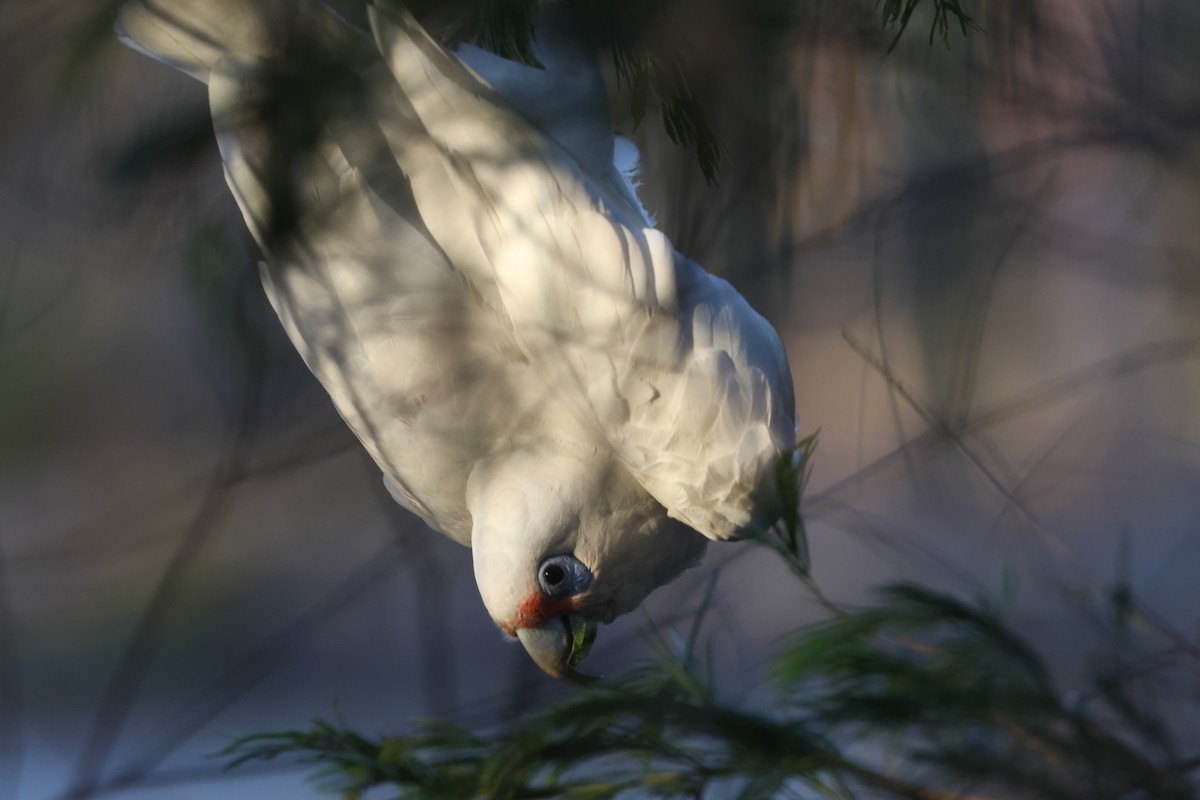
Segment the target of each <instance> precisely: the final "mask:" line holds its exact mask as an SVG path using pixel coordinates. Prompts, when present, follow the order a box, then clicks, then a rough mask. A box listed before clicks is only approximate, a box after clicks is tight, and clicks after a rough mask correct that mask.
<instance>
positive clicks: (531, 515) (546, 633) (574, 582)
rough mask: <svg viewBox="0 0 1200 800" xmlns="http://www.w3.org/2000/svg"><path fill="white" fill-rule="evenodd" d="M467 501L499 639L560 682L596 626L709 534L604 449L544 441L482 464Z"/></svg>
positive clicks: (572, 676) (692, 557)
mask: <svg viewBox="0 0 1200 800" xmlns="http://www.w3.org/2000/svg"><path fill="white" fill-rule="evenodd" d="M468 503H469V506H470V509H471V515H472V533H471V548H472V553H473V558H474V565H475V582H476V583H477V584H478V586H479V594H480V596H481V597H482V598H483V603H484V605H485V606H486V607H487V610H488V613H489V614H491V616H492V619H493V620H494V621H495V622H496V625H497V626H498V627H499V628H500V630H501V631H503V632H504V633H505V634H506V635H508V636H512V637H516V638H517V639H519V640H520V642H521V644H522V645H523V646H524V647H525V649H526V651H528V653H529V655H530V657H531V658H532V659H533V660H534V662H535V663H537V665H538V666H539V667H541V668H542V669H543V670H544V671H546V672H547V673H548V674H550V675H552V676H553V677H555V678H558V679H560V680H567V681H580V680H586V676H583V675H582V674H581V673H579V672H578V671H577V670H576V667H577V666H578V663H579V661H580V660H581V659H582V658H583V656H584V655H586V653H587V651H588V649H589V648H590V647H591V644H592V641H593V640H594V639H595V636H596V630H597V628H598V627H599V625H600V624H601V623H607V622H611V621H612V620H613V619H615V618H616V617H618V616H620V615H621V614H624V613H626V612H628V611H632V610H633V609H634V608H636V607H637V606H638V605H639V604H640V603H641V602H642V600H643V599H644V598H645V597H646V595H648V594H649V593H650V592H651V591H653V590H654V589H655V588H657V587H658V586H661V585H663V584H664V583H667V582H668V581H670V580H671V579H672V578H674V577H676V576H677V575H678V574H679V573H680V572H682V571H683V570H684V569H686V568H687V567H689V566H691V565H693V564H695V563H696V562H697V561H698V560H699V558H700V556H701V555H702V554H703V552H704V545H705V542H706V540H705V539H704V538H703V537H702V536H700V535H699V534H698V533H696V532H695V531H693V530H692V529H691V528H688V527H687V526H686V525H683V524H682V523H680V522H677V521H675V520H672V519H670V518H669V517H668V516H667V514H666V512H665V511H664V510H663V508H662V506H660V505H659V504H658V503H657V502H656V501H655V500H654V499H653V498H652V497H651V496H650V495H649V494H648V493H647V492H646V491H645V490H644V489H643V488H642V487H641V486H640V485H638V483H637V482H636V481H635V480H634V479H633V478H632V477H631V476H630V475H629V474H628V473H627V472H625V471H624V470H623V469H622V468H621V467H620V466H619V465H618V464H616V463H615V462H614V461H613V460H612V458H611V456H609V455H608V454H607V453H605V451H603V450H599V449H596V448H591V447H584V446H575V445H565V444H563V443H561V442H560V443H553V444H544V445H541V446H537V447H530V448H522V449H519V450H515V451H513V452H510V453H507V454H505V455H504V456H502V457H499V458H495V459H491V460H489V461H487V462H484V463H483V464H481V465H479V466H478V467H477V468H476V469H475V471H474V472H472V474H471V479H470V484H469V487H468Z"/></svg>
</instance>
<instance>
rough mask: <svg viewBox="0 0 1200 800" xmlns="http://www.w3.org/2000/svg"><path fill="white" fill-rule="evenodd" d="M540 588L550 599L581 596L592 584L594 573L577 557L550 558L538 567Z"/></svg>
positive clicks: (561, 556)
mask: <svg viewBox="0 0 1200 800" xmlns="http://www.w3.org/2000/svg"><path fill="white" fill-rule="evenodd" d="M537 577H538V586H540V587H541V589H542V594H544V595H547V596H548V597H569V596H571V595H573V594H579V593H580V592H582V591H583V590H584V589H586V588H587V587H588V584H590V583H591V582H592V573H591V572H590V571H588V568H587V567H585V566H584V565H583V562H582V561H580V560H579V559H578V558H576V557H575V556H568V555H559V556H550V557H549V558H547V559H546V560H545V561H543V562H542V563H541V565H540V566H539V567H538V576H537Z"/></svg>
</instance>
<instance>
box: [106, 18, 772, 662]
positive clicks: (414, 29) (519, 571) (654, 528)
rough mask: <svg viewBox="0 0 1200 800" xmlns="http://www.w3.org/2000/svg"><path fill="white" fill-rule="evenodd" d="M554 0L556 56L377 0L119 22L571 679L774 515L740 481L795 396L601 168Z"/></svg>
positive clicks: (291, 318)
mask: <svg viewBox="0 0 1200 800" xmlns="http://www.w3.org/2000/svg"><path fill="white" fill-rule="evenodd" d="M562 5H563V3H561V2H560V3H545V4H544V7H545V12H544V14H545V15H546V16H547V17H554V16H557V17H559V18H560V19H559V20H558V23H559V24H557V26H556V25H555V24H554V20H553V19H548V20H547V24H546V25H545V26H543V27H542V28H541V29H539V33H538V38H537V40H536V42H535V46H536V48H537V49H536V51H535V52H536V53H537V55H538V57H539V59H540V61H541V62H542V64H543V65H544V69H540V68H538V67H533V66H525V65H521V64H517V63H515V62H510V61H506V60H504V59H501V58H499V57H498V56H494V55H492V54H490V53H486V52H484V51H481V50H478V49H475V48H471V47H469V46H464V47H462V48H460V49H459V51H458V52H457V53H451V52H448V51H446V50H445V49H443V48H442V47H441V46H440V45H439V44H437V43H436V42H435V41H434V40H433V39H431V38H430V37H429V36H428V35H427V34H426V32H425V31H424V30H423V29H422V28H421V27H420V25H419V24H418V23H417V22H416V20H414V19H413V18H412V17H411V16H410V15H409V14H408V12H406V11H404V10H403V9H402V8H399V7H397V6H394V5H392V4H390V3H385V2H383V0H379V2H375V3H366V2H364V3H363V4H362V7H361V8H360V9H359V10H360V11H363V12H364V13H363V14H362V16H361V18H358V19H356V18H355V17H354V16H353V15H346V14H334V13H332V12H330V11H329V10H328V9H327V8H326V7H324V6H323V5H321V4H317V3H304V2H300V3H298V4H297V3H293V4H290V5H289V6H288V10H287V12H286V13H284V14H283V15H282V16H285V17H286V20H284V24H280V19H281V16H280V14H275V15H273V14H271V13H268V11H267V10H266V9H265V8H264V7H262V6H261V5H260V4H256V3H255V2H254V0H134V1H133V2H130V3H129V4H128V5H126V6H125V7H124V8H123V9H122V11H121V14H120V16H119V18H118V22H117V27H118V33H119V35H120V36H121V38H122V39H123V40H124V41H125V42H126V43H127V44H130V45H131V46H133V47H134V48H136V49H138V50H140V51H142V52H144V53H146V54H148V55H150V56H152V57H154V58H156V59H158V60H160V61H163V62H165V63H167V64H170V65H171V66H174V67H176V68H178V69H180V70H182V71H184V72H186V73H188V74H189V75H192V76H193V77H195V78H198V79H200V80H201V81H204V82H205V83H207V84H208V92H209V102H210V107H211V111H212V118H213V125H214V129H215V132H216V137H217V141H218V144H219V147H220V152H221V159H222V161H223V162H224V167H225V175H226V179H227V181H228V183H229V187H230V189H231V190H232V192H233V195H234V197H235V198H236V200H237V203H238V206H239V207H240V208H241V211H242V214H243V216H244V217H245V220H246V224H247V225H248V226H249V228H250V230H251V232H252V233H253V235H254V237H255V238H256V240H257V241H258V242H259V244H260V246H261V247H262V248H263V251H264V254H265V261H264V262H263V264H262V267H261V271H262V282H263V286H264V288H265V290H266V293H267V296H268V297H269V299H270V301H271V304H272V305H273V306H274V308H275V311H276V312H277V313H278V315H279V318H280V320H281V322H282V323H283V326H284V328H285V329H286V331H287V333H288V336H289V337H290V338H291V340H292V342H293V343H294V344H295V346H296V348H297V349H298V350H299V352H300V354H301V355H302V356H303V358H304V360H305V362H306V363H307V364H308V366H309V368H310V369H311V370H312V372H313V374H314V375H316V377H317V378H318V379H319V380H320V381H321V383H322V384H323V385H324V387H325V389H326V390H327V391H328V392H329V395H330V397H331V398H332V399H333V402H334V404H335V405H336V406H337V409H338V411H339V412H340V413H341V415H342V417H343V418H344V419H345V420H346V422H347V424H348V425H349V426H350V427H351V428H352V429H353V430H354V432H355V434H356V435H357V436H358V438H359V439H360V440H361V442H362V444H363V446H364V447H365V448H366V449H367V451H368V452H369V453H370V454H371V456H372V457H373V458H374V459H375V461H376V463H377V464H378V465H379V467H380V469H382V471H383V475H384V480H385V482H386V483H387V486H388V489H389V490H390V491H391V493H392V495H393V496H394V497H395V498H396V500H397V502H399V503H400V504H401V505H402V506H404V507H405V508H407V509H409V510H410V511H412V512H413V513H414V514H416V515H418V516H419V517H421V518H422V519H423V520H425V522H427V523H428V524H429V525H430V526H431V527H432V528H434V529H435V530H438V531H441V532H442V533H444V534H445V535H447V536H449V537H450V538H452V539H454V540H455V541H457V542H460V543H461V544H464V545H467V546H469V547H471V549H472V553H473V561H474V569H475V580H476V583H477V584H478V586H479V593H480V595H481V597H482V598H483V603H484V605H485V606H486V607H487V610H488V613H489V614H491V616H492V619H493V620H495V622H496V625H497V626H499V628H500V629H501V630H502V631H504V632H505V633H506V634H508V635H510V636H515V637H516V638H518V639H519V640H520V641H521V644H522V645H524V647H525V649H526V650H527V651H528V652H529V655H530V656H531V657H532V658H533V660H534V661H535V662H536V663H537V664H538V665H539V666H540V667H541V668H542V669H544V670H545V671H546V672H548V673H549V674H550V675H553V676H555V677H557V678H562V679H573V678H578V677H581V676H580V675H579V673H578V672H576V669H575V668H576V666H577V664H578V661H579V659H581V658H582V657H583V655H584V654H585V653H586V651H587V649H588V647H590V645H591V642H592V639H593V638H594V637H595V631H596V627H597V625H598V624H599V623H604V622H610V621H612V620H613V619H614V618H615V617H617V616H619V615H621V614H624V613H626V612H628V611H631V610H633V609H634V608H636V607H637V606H638V604H639V603H641V601H642V600H643V598H645V597H646V595H647V594H649V593H650V592H651V591H652V590H653V589H655V588H656V587H658V586H661V585H662V584H664V583H666V582H668V581H670V580H671V579H672V578H674V577H675V576H677V575H678V574H679V573H680V572H682V571H683V570H684V569H686V568H687V567H688V566H690V565H692V564H694V563H695V562H696V561H697V560H698V559H699V558H700V556H701V555H702V553H703V551H704V546H705V544H706V542H707V540H709V539H718V540H721V539H729V538H732V537H734V536H736V535H737V534H738V532H739V531H740V530H742V529H743V528H744V527H745V526H747V525H749V524H751V523H759V524H761V523H769V522H770V520H761V519H756V517H755V502H754V497H752V495H756V493H757V492H758V491H759V490H760V489H762V488H763V487H764V486H766V485H768V484H769V481H770V479H771V477H772V476H773V467H774V464H775V461H776V459H777V458H778V457H779V454H780V453H781V452H786V451H788V450H790V449H791V448H792V447H793V446H794V444H795V411H794V400H793V390H792V381H791V374H790V372H789V368H788V363H787V356H786V354H785V352H784V349H783V346H782V344H781V343H780V340H779V337H778V335H777V334H776V333H775V331H774V330H773V329H772V328H771V326H770V325H769V324H768V323H767V322H766V321H764V320H763V319H762V318H761V317H760V316H759V315H758V314H756V313H755V312H754V311H753V310H752V309H751V308H750V306H749V305H747V304H746V302H745V300H744V299H743V298H742V297H741V296H740V295H739V294H738V293H737V292H736V291H734V289H733V288H732V287H730V286H729V285H728V284H727V283H726V282H725V281H723V280H720V279H719V278H716V277H713V276H712V275H709V274H708V273H706V272H704V270H702V269H701V268H700V267H699V266H698V265H697V264H695V263H694V262H693V261H691V260H689V259H688V258H686V257H685V256H683V255H681V254H679V253H678V252H676V251H675V249H674V248H673V247H672V245H671V243H670V242H669V241H668V240H667V238H666V237H665V236H663V234H662V233H660V232H659V231H657V230H655V228H654V226H653V223H652V222H651V220H650V219H649V217H648V216H647V215H646V213H645V211H644V210H643V208H642V206H641V204H640V202H639V201H638V198H637V196H636V192H635V190H634V188H633V186H632V184H631V181H630V178H629V176H628V174H626V173H624V172H622V171H621V170H620V169H618V168H617V166H616V165H614V163H613V159H614V137H613V127H612V122H611V120H610V118H609V112H608V106H607V97H606V93H605V89H604V85H603V82H602V80H601V78H600V73H599V71H598V69H597V68H596V65H595V63H594V60H593V58H592V56H591V54H590V53H588V52H586V50H584V49H581V48H580V47H578V46H574V45H573V44H572V41H573V40H572V39H571V37H570V32H571V31H570V26H569V24H567V23H569V20H568V19H567V17H569V15H567V14H563V13H556V12H562V8H561V6H562ZM281 30H282V31H285V32H286V33H287V36H284V35H280V31H281ZM548 31H549V32H548ZM556 32H557V33H560V34H562V36H561V38H558V39H556V38H555V35H553V34H555V33H556ZM288 36H290V37H291V38H288ZM574 41H576V42H578V41H579V40H578V39H575V40H574ZM297 42H300V43H301V44H300V46H297ZM564 42H565V43H564ZM322 53H325V54H331V53H337V54H340V55H339V58H338V59H330V60H328V61H327V62H322V61H321V58H322ZM347 54H348V55H347ZM320 63H328V64H336V65H337V68H335V69H334V68H331V69H320V68H316V67H313V65H314V64H320ZM468 64H469V65H470V66H468ZM288 81H290V83H288ZM281 82H282V83H281ZM281 85H288V86H290V87H291V88H292V89H293V90H294V89H296V88H297V87H299V88H300V89H301V91H299V92H296V91H291V92H287V93H283V94H281V93H280V92H279V87H280V86H281ZM330 86H332V87H333V88H332V89H331V88H330ZM281 187H283V188H282V189H281Z"/></svg>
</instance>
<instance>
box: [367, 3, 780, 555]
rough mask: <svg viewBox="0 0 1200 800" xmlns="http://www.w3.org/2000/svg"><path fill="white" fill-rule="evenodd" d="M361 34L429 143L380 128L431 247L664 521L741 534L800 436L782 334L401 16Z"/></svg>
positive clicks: (615, 188) (375, 17)
mask: <svg viewBox="0 0 1200 800" xmlns="http://www.w3.org/2000/svg"><path fill="white" fill-rule="evenodd" d="M371 23H372V27H373V29H374V33H375V36H376V39H377V41H378V44H379V47H380V50H381V52H382V53H383V55H384V58H385V60H386V61H387V64H388V66H389V68H390V70H391V73H392V75H393V78H394V79H395V82H396V90H397V102H398V103H400V104H402V105H404V106H406V107H408V108H411V110H412V115H413V117H414V118H415V119H417V120H419V123H420V125H421V127H422V128H423V129H424V130H425V132H426V140H425V141H426V142H427V143H428V144H429V145H431V147H430V148H429V149H428V150H427V151H426V152H425V154H424V157H423V158H421V159H414V158H413V157H412V156H411V154H409V153H407V152H406V148H407V147H408V145H407V144H406V141H405V138H404V136H403V135H400V134H396V135H389V140H390V143H391V146H392V148H393V151H394V152H395V153H396V157H397V159H398V161H399V162H401V163H402V164H403V165H404V170H405V172H406V174H407V175H408V177H409V178H410V180H411V184H412V188H413V195H414V199H415V202H416V206H417V209H418V210H419V212H420V215H421V218H422V219H423V220H424V222H425V224H426V225H427V226H428V230H429V231H430V234H431V236H432V238H433V239H434V240H435V241H436V242H437V243H438V244H439V245H440V246H441V247H442V249H443V250H444V252H445V253H446V255H447V256H448V257H449V260H450V261H451V262H452V263H453V264H454V265H455V267H456V268H458V269H459V270H461V271H462V272H463V274H464V275H465V276H466V277H467V279H468V280H470V282H471V283H472V284H473V285H474V286H476V287H477V288H478V290H479V291H480V292H481V294H482V296H483V297H484V298H485V300H486V302H487V303H488V304H489V307H491V308H492V309H494V310H495V311H496V313H500V314H503V315H504V316H505V317H506V319H507V320H508V323H509V325H510V326H511V329H512V331H513V335H514V337H515V340H516V342H517V343H518V346H519V347H520V348H521V350H522V352H523V353H524V354H525V356H526V357H527V358H528V360H529V361H530V363H531V364H532V365H533V366H534V368H535V370H536V372H537V374H538V375H539V376H540V378H541V380H542V381H543V383H544V386H545V389H546V391H547V392H550V393H554V394H557V395H560V396H561V397H562V398H563V400H564V401H565V402H567V403H568V404H570V405H571V406H572V407H573V408H574V409H575V410H576V412H577V413H578V414H579V415H580V416H581V417H582V418H585V419H586V421H587V422H588V424H590V425H591V426H592V428H593V430H594V432H595V433H596V435H597V436H600V437H603V439H604V440H606V441H607V442H608V443H609V444H610V445H611V446H612V447H613V448H614V450H615V451H616V452H617V454H618V456H619V457H620V459H621V461H622V462H623V463H624V464H625V466H626V467H627V468H628V469H629V470H630V472H631V473H632V474H633V475H634V476H635V477H636V478H637V479H638V481H639V482H640V483H641V484H642V485H643V486H644V487H645V488H646V489H647V491H649V492H650V493H651V494H652V495H653V496H654V497H655V498H656V499H657V500H658V501H659V502H660V503H662V505H663V506H664V507H665V508H666V509H667V511H668V513H669V514H671V516H673V517H675V518H677V519H680V520H682V521H684V522H686V523H688V524H689V525H691V526H692V527H694V528H696V529H697V530H698V531H700V532H701V533H703V534H705V535H707V536H709V537H710V538H729V537H731V536H734V535H736V533H737V532H738V531H739V530H740V529H741V528H742V527H743V526H745V525H746V524H748V523H749V522H751V521H752V516H753V498H752V494H753V493H754V492H755V491H756V490H758V489H760V488H761V487H762V484H763V481H764V480H765V479H766V477H767V475H768V474H769V471H770V467H771V465H772V464H773V463H774V460H775V458H776V456H777V454H778V453H779V452H780V451H782V450H785V449H787V448H789V447H791V446H792V445H793V444H794V440H795V422H794V402H793V399H792V386H791V377H790V372H789V370H788V366H787V359H786V355H785V354H784V351H783V347H782V344H781V343H780V341H779V338H778V336H777V335H776V333H775V332H774V330H773V329H772V328H771V327H770V325H768V324H767V323H766V322H765V321H764V320H763V319H762V318H761V317H759V316H758V315H757V314H756V313H755V312H754V311H753V310H752V309H751V308H750V307H749V306H748V305H747V304H746V302H745V301H744V300H743V299H742V298H741V296H740V295H738V293H737V292H736V291H734V290H733V289H732V287H730V286H729V285H728V284H727V283H725V282H724V281H721V280H719V279H717V278H714V277H712V276H710V275H708V274H707V273H705V272H704V271H703V270H701V269H700V268H699V267H698V266H697V265H696V264H694V263H693V262H691V261H690V260H688V259H686V258H684V257H683V256H681V255H679V254H678V253H676V252H675V250H674V248H673V247H672V246H671V244H670V242H669V241H668V240H667V239H666V237H665V236H663V235H662V234H661V233H660V232H658V231H656V230H654V229H652V228H649V227H646V224H645V220H644V217H643V215H642V213H641V212H640V209H639V208H638V207H636V206H635V204H634V203H630V202H629V200H628V198H627V197H626V196H625V195H624V192H623V189H622V187H621V185H620V184H619V183H618V182H616V181H615V180H614V179H613V178H612V175H611V173H610V174H609V175H608V176H597V175H595V174H592V172H591V171H590V170H588V169H586V168H585V167H583V166H581V164H580V162H579V161H578V160H577V159H576V158H575V157H573V155H572V154H571V153H570V152H569V151H568V150H567V149H566V148H565V147H563V146H562V145H561V144H560V143H558V142H556V141H554V140H553V139H551V138H550V137H548V136H547V135H545V134H543V133H542V132H541V131H540V130H539V129H538V127H536V126H534V125H531V124H529V122H528V121H526V120H525V119H524V118H523V117H522V116H521V115H520V114H519V113H517V111H516V110H515V109H514V108H513V107H512V106H511V105H510V104H509V103H508V102H507V101H505V100H504V99H503V97H502V96H501V95H500V94H499V93H498V92H497V91H495V90H494V89H492V88H491V87H489V86H488V85H486V84H485V83H483V82H482V81H481V80H480V79H479V77H478V76H477V75H475V74H474V73H473V72H472V71H471V70H469V69H467V68H465V67H464V66H463V65H462V64H461V63H460V62H459V61H458V60H457V59H455V58H454V57H453V56H451V55H450V54H448V53H446V52H445V51H444V50H443V49H442V48H441V47H440V46H439V45H437V44H436V43H435V42H434V41H433V40H432V39H430V38H429V37H428V36H427V35H426V34H425V32H424V31H423V30H422V29H421V28H420V26H419V25H418V24H417V23H416V22H415V21H414V20H413V19H412V18H411V17H410V16H409V15H408V14H407V13H405V12H402V11H401V12H391V11H382V10H380V9H379V8H378V7H376V8H373V9H372V11H371Z"/></svg>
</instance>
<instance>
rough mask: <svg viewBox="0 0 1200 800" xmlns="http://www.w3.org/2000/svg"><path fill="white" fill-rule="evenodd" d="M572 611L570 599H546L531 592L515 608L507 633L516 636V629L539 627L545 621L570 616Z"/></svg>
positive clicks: (573, 607)
mask: <svg viewBox="0 0 1200 800" xmlns="http://www.w3.org/2000/svg"><path fill="white" fill-rule="evenodd" d="M574 610H575V599H574V598H572V597H546V596H544V595H543V594H542V593H541V592H538V591H534V592H531V593H530V595H529V596H528V597H526V598H525V600H524V601H522V602H521V605H519V606H518V607H517V616H516V619H514V620H513V624H512V630H511V631H509V633H510V634H511V635H516V634H515V631H516V629H517V628H538V627H541V626H542V625H543V624H544V623H545V622H546V621H547V620H550V619H553V618H555V617H561V616H562V615H563V614H570V613H571V612H572V611H574Z"/></svg>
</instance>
